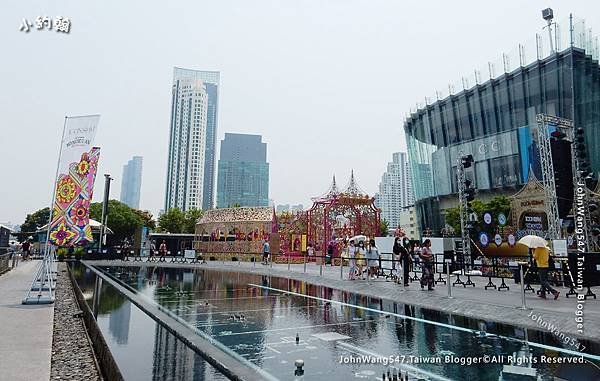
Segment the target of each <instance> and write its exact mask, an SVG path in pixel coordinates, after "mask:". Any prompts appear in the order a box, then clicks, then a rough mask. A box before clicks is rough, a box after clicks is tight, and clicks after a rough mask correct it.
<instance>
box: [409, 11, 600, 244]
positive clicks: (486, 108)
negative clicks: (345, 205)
mask: <svg viewBox="0 0 600 381" xmlns="http://www.w3.org/2000/svg"><path fill="white" fill-rule="evenodd" d="M561 26H565V27H563V28H561V29H559V28H558V26H554V27H553V35H552V37H549V36H548V32H544V33H545V34H544V35H543V37H542V35H537V36H536V38H535V41H533V42H532V43H530V44H528V45H519V47H518V50H517V51H515V52H514V53H513V54H503V55H502V59H501V60H500V62H497V63H489V64H488V65H486V70H485V71H484V70H482V71H475V72H474V74H473V75H472V76H471V77H470V78H463V80H462V81H461V84H460V86H455V87H453V86H449V88H448V92H447V93H446V94H440V93H439V92H438V93H437V94H436V96H435V97H434V98H432V99H428V100H427V101H426V103H425V104H422V105H418V108H417V109H416V110H412V112H411V113H410V115H409V116H408V117H407V119H406V121H405V123H404V130H405V133H406V139H407V145H408V151H409V161H410V163H411V170H412V180H413V188H414V192H415V201H416V212H417V217H418V220H419V224H420V228H421V229H422V230H425V229H426V228H430V229H431V230H432V232H433V234H434V235H438V234H440V232H441V230H442V229H443V228H444V227H445V225H446V223H445V210H446V209H448V208H451V207H456V206H457V205H458V195H457V192H458V190H457V181H456V165H457V159H458V157H459V156H462V155H468V154H471V155H473V158H474V165H473V166H472V167H471V168H469V169H468V170H467V177H468V178H469V179H471V180H472V181H473V183H474V185H475V186H476V188H477V190H478V191H477V192H478V193H477V198H478V199H481V200H483V201H485V200H487V199H490V198H492V197H494V196H497V195H512V194H515V193H516V192H517V191H518V190H519V189H521V188H522V187H523V185H524V184H525V183H526V182H527V181H528V179H529V178H530V176H531V175H532V173H530V172H533V174H534V175H535V176H536V178H538V179H539V180H542V175H541V169H540V163H539V151H538V149H537V134H536V126H537V125H536V119H535V118H536V115H537V114H540V113H545V114H549V115H555V116H559V117H562V118H567V119H571V120H573V121H574V123H575V127H582V128H584V130H585V139H586V144H587V147H588V155H589V161H590V165H591V168H592V169H593V171H594V172H595V173H596V174H597V173H598V171H599V170H600V66H599V65H598V55H599V47H598V39H597V38H593V37H592V36H591V31H590V30H589V29H587V28H586V27H585V23H584V21H582V20H579V21H575V20H574V19H570V20H569V21H567V22H566V23H565V24H562V25H561ZM549 41H552V46H550V43H549ZM483 77H485V78H487V79H484V80H482V78H483ZM568 151H569V149H568V148H567V154H568V157H569V158H568V159H567V160H557V158H558V157H561V158H562V156H561V155H562V154H559V155H558V156H557V157H555V160H554V161H555V169H556V167H557V166H560V165H562V164H565V163H566V165H567V167H569V165H570V153H569V152H568ZM553 156H556V152H553ZM569 173H570V167H569ZM559 197H560V195H559Z"/></svg>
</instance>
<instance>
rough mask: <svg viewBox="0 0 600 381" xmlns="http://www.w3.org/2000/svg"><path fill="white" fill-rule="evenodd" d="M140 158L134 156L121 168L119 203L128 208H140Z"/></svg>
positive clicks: (141, 159)
mask: <svg viewBox="0 0 600 381" xmlns="http://www.w3.org/2000/svg"><path fill="white" fill-rule="evenodd" d="M142 161H143V158H142V157H141V156H134V157H132V158H131V160H129V161H128V162H127V164H125V165H124V166H123V177H122V178H121V202H122V203H124V204H127V205H129V207H130V208H134V209H139V208H140V188H141V187H142Z"/></svg>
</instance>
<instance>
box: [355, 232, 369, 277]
mask: <svg viewBox="0 0 600 381" xmlns="http://www.w3.org/2000/svg"><path fill="white" fill-rule="evenodd" d="M366 254H367V253H366V251H365V241H360V242H358V248H356V252H355V254H354V257H355V258H356V267H358V279H362V280H365V278H364V277H363V267H364V266H365V265H366V263H365V257H366Z"/></svg>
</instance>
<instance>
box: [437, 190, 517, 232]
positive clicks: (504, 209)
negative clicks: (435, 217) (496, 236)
mask: <svg viewBox="0 0 600 381" xmlns="http://www.w3.org/2000/svg"><path fill="white" fill-rule="evenodd" d="M471 209H473V212H474V213H475V214H477V221H476V222H475V223H474V224H473V229H471V230H472V231H476V232H481V231H485V232H487V233H490V234H491V233H494V228H495V227H496V223H497V217H498V215H499V214H500V213H502V214H504V215H505V216H507V217H508V213H509V212H510V200H509V199H508V197H506V196H496V197H494V198H493V199H491V200H490V201H489V202H482V201H481V200H474V201H473V202H471ZM486 212H489V213H491V214H492V216H493V218H494V220H493V222H492V224H490V225H487V224H485V223H484V222H483V214H484V213H486ZM446 223H447V224H448V225H450V226H452V228H453V229H454V231H455V232H456V234H460V232H461V229H460V210H459V208H458V207H456V208H449V209H446Z"/></svg>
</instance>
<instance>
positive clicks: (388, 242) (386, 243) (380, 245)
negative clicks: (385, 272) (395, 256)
mask: <svg viewBox="0 0 600 381" xmlns="http://www.w3.org/2000/svg"><path fill="white" fill-rule="evenodd" d="M395 239H396V238H395V237H375V245H377V250H379V253H380V254H383V253H387V254H391V253H393V252H394V240H395Z"/></svg>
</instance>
